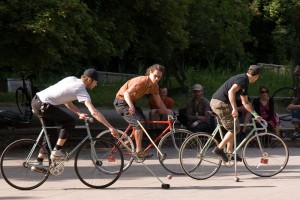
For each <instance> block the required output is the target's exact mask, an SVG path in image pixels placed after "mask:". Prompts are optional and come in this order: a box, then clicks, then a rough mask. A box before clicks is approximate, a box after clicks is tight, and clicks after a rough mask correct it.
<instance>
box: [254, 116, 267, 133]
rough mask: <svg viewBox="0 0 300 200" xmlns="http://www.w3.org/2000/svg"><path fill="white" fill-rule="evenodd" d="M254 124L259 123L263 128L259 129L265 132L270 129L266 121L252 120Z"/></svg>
mask: <svg viewBox="0 0 300 200" xmlns="http://www.w3.org/2000/svg"><path fill="white" fill-rule="evenodd" d="M252 120H253V122H257V123H258V124H259V125H261V128H259V129H264V130H265V131H267V127H268V122H267V121H266V120H264V119H255V118H253V119H252Z"/></svg>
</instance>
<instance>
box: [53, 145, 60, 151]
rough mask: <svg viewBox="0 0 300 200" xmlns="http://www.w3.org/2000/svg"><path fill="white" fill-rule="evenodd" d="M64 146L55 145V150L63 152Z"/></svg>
mask: <svg viewBox="0 0 300 200" xmlns="http://www.w3.org/2000/svg"><path fill="white" fill-rule="evenodd" d="M61 148H62V146H60V145H55V147H54V149H53V150H61Z"/></svg>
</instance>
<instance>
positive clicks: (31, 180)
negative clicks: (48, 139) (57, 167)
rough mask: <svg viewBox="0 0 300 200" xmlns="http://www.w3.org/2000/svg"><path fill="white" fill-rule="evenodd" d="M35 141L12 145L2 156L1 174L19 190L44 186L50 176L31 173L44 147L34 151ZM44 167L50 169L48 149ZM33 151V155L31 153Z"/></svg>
mask: <svg viewBox="0 0 300 200" xmlns="http://www.w3.org/2000/svg"><path fill="white" fill-rule="evenodd" d="M35 143H36V141H35V140H31V139H21V140H17V141H15V142H13V143H11V144H10V145H9V146H8V147H6V149H5V150H4V151H3V153H2V155H1V161H0V165H1V173H2V176H3V178H4V180H5V181H6V182H7V183H8V184H9V185H10V186H12V187H14V188H16V189H19V190H31V189H35V188H37V187H39V186H40V185H42V184H43V183H44V182H45V181H46V180H47V178H48V176H49V171H48V170H47V173H41V172H34V171H31V167H32V166H33V164H34V163H36V162H37V161H36V158H37V156H38V154H39V150H40V148H42V146H40V145H37V146H36V148H34V149H33V146H34V144H35ZM43 150H44V152H46V154H45V158H44V162H43V165H44V166H46V167H47V168H49V165H50V159H49V156H48V155H49V154H48V151H47V150H46V149H43ZM31 151H32V153H31Z"/></svg>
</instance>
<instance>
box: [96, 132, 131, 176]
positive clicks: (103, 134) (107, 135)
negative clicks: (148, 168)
mask: <svg viewBox="0 0 300 200" xmlns="http://www.w3.org/2000/svg"><path fill="white" fill-rule="evenodd" d="M117 131H118V132H119V134H120V136H123V135H124V137H125V138H124V139H123V141H124V142H126V145H128V148H129V149H127V148H125V147H124V146H123V145H122V144H121V143H120V142H119V141H118V139H117V138H115V137H114V136H112V134H111V132H110V131H109V130H105V131H102V132H101V133H99V134H98V135H97V136H96V138H104V139H106V140H109V141H113V142H114V143H115V144H117V146H119V147H120V149H121V152H122V155H123V158H124V167H123V171H125V170H127V169H128V168H129V167H130V166H131V164H132V162H133V160H134V157H133V153H134V151H135V150H134V144H133V142H132V140H131V139H130V137H128V136H127V135H126V134H124V132H123V131H120V130H117Z"/></svg>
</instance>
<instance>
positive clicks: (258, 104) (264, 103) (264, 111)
mask: <svg viewBox="0 0 300 200" xmlns="http://www.w3.org/2000/svg"><path fill="white" fill-rule="evenodd" d="M252 105H253V108H254V110H255V111H256V112H257V114H258V115H259V116H261V117H262V118H263V119H264V120H266V121H267V123H268V127H267V130H268V131H269V132H273V133H274V132H275V126H276V124H277V120H276V117H277V115H276V113H275V111H274V101H273V98H271V97H270V96H269V89H268V88H267V86H264V85H261V86H259V96H258V97H256V98H254V99H253V101H252Z"/></svg>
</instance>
